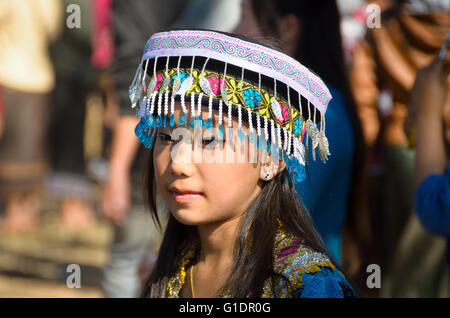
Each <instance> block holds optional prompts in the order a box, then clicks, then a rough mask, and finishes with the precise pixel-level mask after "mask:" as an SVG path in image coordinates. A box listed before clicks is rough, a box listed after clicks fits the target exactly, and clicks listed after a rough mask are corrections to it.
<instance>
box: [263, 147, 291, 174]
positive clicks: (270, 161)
mask: <svg viewBox="0 0 450 318" xmlns="http://www.w3.org/2000/svg"><path fill="white" fill-rule="evenodd" d="M261 159H262V160H261V166H260V170H259V178H260V179H261V180H263V181H269V180H272V179H273V178H274V177H275V176H276V175H277V174H278V173H280V172H281V171H283V170H284V169H285V168H286V163H285V162H284V160H279V159H278V156H272V155H271V154H269V153H266V152H265V151H263V155H262V158H261Z"/></svg>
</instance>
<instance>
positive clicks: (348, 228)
mask: <svg viewBox="0 0 450 318" xmlns="http://www.w3.org/2000/svg"><path fill="white" fill-rule="evenodd" d="M234 31H235V32H238V33H242V34H244V35H247V36H250V37H254V38H256V39H260V40H266V41H268V42H272V43H274V45H276V46H281V48H282V49H284V50H285V51H286V52H287V53H288V54H289V55H291V56H292V57H293V58H295V59H297V60H298V61H300V62H301V63H302V64H303V65H305V66H307V67H308V68H310V69H311V70H313V71H314V72H316V73H317V74H318V75H319V76H320V77H321V78H322V79H323V80H324V81H325V82H326V85H327V86H328V88H329V89H330V92H331V95H332V96H333V99H332V100H331V102H330V104H329V107H328V111H327V113H326V115H325V116H326V117H325V119H326V123H327V126H326V129H327V136H328V139H329V142H330V152H331V156H330V157H329V160H328V162H327V164H326V165H324V164H323V163H322V162H321V161H320V160H316V161H313V160H312V152H311V150H310V151H309V152H308V165H309V167H308V165H307V175H311V176H314V177H308V178H307V179H306V180H305V181H304V182H303V183H301V184H300V185H298V186H297V191H298V193H299V194H300V196H301V197H302V200H303V203H304V204H305V206H306V207H307V208H308V210H309V212H310V214H311V216H312V218H313V220H314V223H315V225H316V227H317V229H318V231H319V233H320V234H321V235H322V237H323V238H324V240H325V243H326V245H327V247H328V249H329V250H330V252H331V255H333V257H334V258H335V259H336V260H337V261H338V262H342V263H343V264H344V266H345V267H346V269H347V270H348V272H349V274H351V275H352V278H353V279H355V282H356V280H357V281H358V284H359V286H358V287H359V288H360V289H361V288H362V286H363V285H362V283H361V282H362V280H361V279H360V277H358V276H360V275H365V268H362V262H363V260H367V253H370V249H369V248H368V247H369V246H368V245H369V241H370V237H369V226H368V225H369V224H368V215H367V213H366V209H365V203H364V196H365V192H364V164H365V155H364V154H365V145H364V141H363V135H362V130H361V127H360V123H359V120H358V116H357V113H356V108H355V104H354V100H353V96H352V92H351V90H350V85H349V81H348V78H347V73H346V68H345V63H344V52H343V48H342V37H341V33H340V16H339V11H338V7H337V4H336V1H334V0H327V1H319V2H312V1H296V2H293V1H287V0H286V1H284V0H281V1H275V0H263V1H259V0H258V1H256V0H243V1H242V15H241V22H240V24H239V25H238V26H237V27H236V29H235V30H234ZM325 34H326V36H327V38H326V40H324V39H323V38H322V36H318V35H325ZM344 228H345V231H344ZM344 232H345V234H346V237H347V238H348V239H347V241H346V242H347V243H346V245H344V246H342V239H343V234H344ZM342 253H343V254H342ZM364 253H366V254H364ZM364 282H365V279H364Z"/></svg>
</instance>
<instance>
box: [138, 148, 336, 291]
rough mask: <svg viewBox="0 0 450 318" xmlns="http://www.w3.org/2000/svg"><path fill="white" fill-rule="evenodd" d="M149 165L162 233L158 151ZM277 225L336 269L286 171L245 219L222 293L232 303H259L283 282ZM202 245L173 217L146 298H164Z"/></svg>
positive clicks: (193, 232) (151, 198)
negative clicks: (267, 286)
mask: <svg viewBox="0 0 450 318" xmlns="http://www.w3.org/2000/svg"><path fill="white" fill-rule="evenodd" d="M148 162H149V164H148V173H147V182H146V190H147V200H148V204H149V206H150V209H151V213H152V216H153V218H154V221H155V222H156V223H157V224H158V225H159V227H161V224H160V218H159V215H158V211H157V207H156V195H157V189H156V185H155V183H154V166H153V150H151V151H150V158H149V160H148ZM261 182H262V181H261ZM278 219H279V220H281V222H282V223H283V231H285V232H287V233H290V234H293V235H294V236H296V237H298V238H300V239H302V242H303V244H304V245H306V246H308V247H309V248H311V249H312V250H314V251H317V252H320V253H323V254H324V255H326V256H328V257H329V258H330V260H331V261H332V262H333V263H334V264H335V265H336V264H337V263H336V262H335V261H334V260H333V259H332V257H331V256H330V254H329V253H328V251H327V249H326V247H325V244H324V242H323V240H322V238H321V237H320V235H319V234H318V232H317V231H316V230H315V228H314V225H313V222H312V219H311V217H310V216H309V213H308V212H307V211H306V209H305V208H304V206H303V204H302V203H301V200H300V197H299V196H298V194H297V192H296V190H295V188H294V186H293V184H292V182H291V180H290V178H289V175H288V173H287V170H283V171H282V172H281V173H279V174H278V175H276V176H275V177H274V178H273V179H272V180H270V181H268V182H264V185H263V188H262V191H261V192H260V193H259V194H258V196H257V197H256V198H255V199H254V200H253V201H252V203H251V204H250V206H249V207H248V208H247V210H246V212H245V213H244V215H243V217H242V221H241V224H240V228H239V230H238V235H237V240H236V242H235V245H234V262H233V264H234V265H233V269H232V271H231V275H230V276H229V277H228V279H227V281H226V283H225V285H224V286H223V287H222V291H229V292H231V295H232V297H247V296H252V297H259V296H260V295H261V293H262V288H263V284H264V281H265V280H266V279H267V278H272V279H273V278H275V277H276V276H279V274H278V273H275V272H274V269H273V254H272V253H273V248H274V240H275V235H276V230H277V225H278V223H277V222H278V221H277V220H278ZM253 238H254V239H253ZM250 242H251V243H250ZM199 243H200V242H199V235H198V231H197V227H196V226H190V225H184V224H182V223H180V222H179V221H177V220H176V219H175V218H174V217H173V216H172V215H170V216H169V220H168V223H167V226H166V230H165V233H164V236H163V240H162V243H161V246H160V250H159V254H158V259H157V262H156V265H155V267H154V270H153V272H152V274H151V275H150V278H149V280H148V282H147V284H146V286H145V287H144V290H143V292H142V296H143V297H165V296H166V288H167V284H168V281H169V278H170V277H172V276H173V275H175V273H176V272H177V270H178V267H179V265H180V261H181V258H182V257H183V255H185V254H186V253H187V251H188V250H189V249H191V248H195V247H198V246H199ZM250 245H251V251H250V252H249V246H250ZM194 262H195V260H194ZM337 267H338V268H339V266H337ZM282 278H284V277H282ZM284 279H286V278H284ZM249 291H251V292H250V294H249Z"/></svg>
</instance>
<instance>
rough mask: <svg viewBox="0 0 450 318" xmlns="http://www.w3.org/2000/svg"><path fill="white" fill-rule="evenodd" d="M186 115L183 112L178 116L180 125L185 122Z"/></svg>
mask: <svg viewBox="0 0 450 318" xmlns="http://www.w3.org/2000/svg"><path fill="white" fill-rule="evenodd" d="M186 119H187V115H186V113H183V114H182V115H181V116H180V118H178V124H179V125H180V126H183V125H184V124H185V123H186Z"/></svg>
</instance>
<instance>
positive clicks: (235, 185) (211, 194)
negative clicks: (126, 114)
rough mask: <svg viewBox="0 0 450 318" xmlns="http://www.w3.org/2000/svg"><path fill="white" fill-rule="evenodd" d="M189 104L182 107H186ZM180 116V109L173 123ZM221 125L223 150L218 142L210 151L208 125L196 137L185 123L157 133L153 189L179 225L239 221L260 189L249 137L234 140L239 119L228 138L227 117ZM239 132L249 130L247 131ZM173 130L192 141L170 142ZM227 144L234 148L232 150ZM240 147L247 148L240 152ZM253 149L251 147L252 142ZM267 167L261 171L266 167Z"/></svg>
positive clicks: (259, 168) (206, 115)
mask: <svg viewBox="0 0 450 318" xmlns="http://www.w3.org/2000/svg"><path fill="white" fill-rule="evenodd" d="M188 104H189V103H186V107H187V108H188V109H189V107H190V106H188ZM177 108H179V107H177ZM213 114H214V113H213ZM180 115H181V111H180V110H178V111H176V112H175V118H176V119H178V118H179V116H180ZM202 117H203V119H204V120H205V122H206V120H207V118H208V112H203V113H202ZM214 117H215V118H214V120H213V123H214V124H213V127H218V124H217V123H218V116H217V114H214ZM187 119H188V120H189V117H188V118H187ZM187 122H188V121H187ZM222 125H223V127H224V132H225V136H224V138H223V139H224V142H223V145H224V147H223V148H224V149H223V150H222V151H220V150H219V147H220V145H221V143H217V144H216V147H217V148H215V149H214V147H213V146H214V143H211V130H210V131H209V134H208V131H207V129H206V127H205V128H203V129H198V130H197V133H199V132H200V131H202V134H203V135H200V134H197V136H196V134H195V133H194V130H193V129H187V128H186V127H187V125H186V124H185V125H184V126H183V127H180V128H178V129H175V128H177V127H176V126H175V127H174V128H171V127H166V128H163V127H160V128H158V131H157V133H156V141H155V145H154V152H153V163H154V170H155V171H154V172H155V181H156V185H157V187H158V189H159V191H160V193H161V195H162V197H163V199H164V201H165V203H166V205H167V207H168V209H169V211H170V212H171V213H172V214H173V216H174V217H175V218H176V219H177V220H178V221H179V222H181V223H183V224H187V225H202V224H211V223H215V222H223V221H226V220H230V219H233V218H237V217H239V216H240V215H242V213H243V212H244V211H245V210H246V208H247V207H248V206H249V204H250V202H251V201H252V200H253V199H254V198H255V197H256V196H257V195H258V193H259V192H260V191H261V189H262V182H263V181H260V177H261V163H260V160H259V156H258V158H257V159H249V158H256V157H251V156H250V153H251V151H249V147H248V146H249V144H248V139H247V138H246V139H245V141H240V140H239V138H238V137H237V127H238V123H237V121H235V120H233V122H232V125H233V128H234V130H233V136H232V138H230V136H229V133H228V119H227V116H225V115H224V116H223V124H222ZM167 126H169V125H167ZM174 129H175V130H174ZM242 129H243V130H244V131H245V132H247V127H242ZM172 132H174V133H178V132H181V133H183V134H184V137H183V138H185V140H186V139H187V138H186V137H189V136H191V137H192V139H193V140H194V141H193V142H192V143H186V142H183V141H182V140H181V139H179V138H176V137H175V138H173V139H171V134H172ZM194 136H195V137H194ZM172 137H174V135H172ZM200 138H202V139H200ZM231 140H232V141H233V142H234V149H233V148H231V147H230V145H231V142H230V141H231ZM238 142H240V144H239V143H238ZM195 143H197V144H196V145H195V146H194V144H195ZM242 146H243V147H244V148H243V149H245V150H244V151H243V152H241V150H242V148H241V147H242ZM227 147H228V149H227ZM251 147H252V149H255V147H254V144H253V145H251ZM199 151H201V153H200V155H198V153H199ZM226 152H228V154H226ZM255 152H256V151H255ZM239 153H241V154H239ZM227 155H228V157H227ZM239 157H240V159H239ZM211 158H212V159H215V160H211ZM221 158H222V159H223V160H222V159H221ZM242 159H243V160H242ZM220 161H222V162H220ZM239 161H241V162H239ZM242 161H243V162H242ZM253 162H255V163H253ZM269 162H271V161H269ZM266 165H267V164H264V167H263V169H266V167H265V166H266ZM275 166H276V164H274V165H273V167H272V168H274V167H275Z"/></svg>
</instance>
